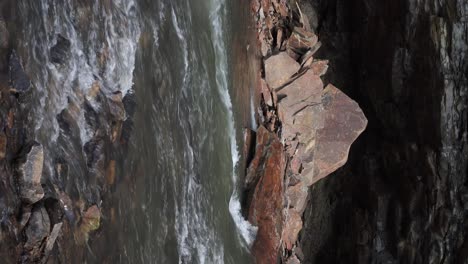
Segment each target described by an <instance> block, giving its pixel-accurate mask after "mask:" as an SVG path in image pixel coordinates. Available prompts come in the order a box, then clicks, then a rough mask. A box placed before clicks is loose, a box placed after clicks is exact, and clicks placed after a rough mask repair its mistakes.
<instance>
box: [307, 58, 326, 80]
mask: <svg viewBox="0 0 468 264" xmlns="http://www.w3.org/2000/svg"><path fill="white" fill-rule="evenodd" d="M309 68H310V69H309V71H312V72H313V73H314V74H315V75H318V76H322V75H325V73H327V70H328V60H320V61H314V62H312V64H310V66H309Z"/></svg>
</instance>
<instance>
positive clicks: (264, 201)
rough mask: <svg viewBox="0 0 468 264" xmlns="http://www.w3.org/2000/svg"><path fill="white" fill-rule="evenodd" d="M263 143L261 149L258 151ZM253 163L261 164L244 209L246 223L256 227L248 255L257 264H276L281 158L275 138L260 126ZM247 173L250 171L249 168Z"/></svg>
mask: <svg viewBox="0 0 468 264" xmlns="http://www.w3.org/2000/svg"><path fill="white" fill-rule="evenodd" d="M265 142H266V144H265V145H263V147H258V145H259V144H262V143H265ZM257 150H260V151H257ZM260 157H261V158H260ZM254 160H261V163H260V164H259V166H257V167H256V168H257V169H256V171H255V174H256V175H257V176H258V181H257V183H256V185H255V188H254V190H253V194H252V199H251V203H250V204H249V205H248V208H249V213H248V219H249V221H250V222H251V223H252V224H254V225H256V226H258V231H257V237H256V239H255V241H254V243H253V246H252V253H253V255H254V257H255V259H256V263H258V264H262V263H276V262H277V260H278V258H279V244H280V239H281V234H282V224H283V213H282V208H283V176H284V167H285V158H284V151H283V146H282V144H281V142H280V140H279V138H278V137H277V136H276V135H275V134H274V133H271V132H269V131H268V130H267V129H266V128H264V127H263V126H261V127H260V128H259V129H258V131H257V148H256V153H255V157H254ZM252 164H253V162H252ZM249 169H251V170H252V169H253V167H252V168H249Z"/></svg>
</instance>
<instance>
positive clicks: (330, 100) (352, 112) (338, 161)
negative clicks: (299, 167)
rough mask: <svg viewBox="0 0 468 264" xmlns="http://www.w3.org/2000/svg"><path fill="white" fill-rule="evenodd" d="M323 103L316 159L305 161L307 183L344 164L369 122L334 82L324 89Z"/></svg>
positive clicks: (305, 179)
mask: <svg viewBox="0 0 468 264" xmlns="http://www.w3.org/2000/svg"><path fill="white" fill-rule="evenodd" d="M322 104H323V108H324V113H323V116H324V126H323V127H322V128H320V129H319V130H318V131H317V136H316V143H315V145H316V147H315V153H314V155H313V161H312V162H309V163H303V166H304V171H303V173H302V174H303V175H304V181H305V184H306V185H312V184H313V183H315V182H317V181H318V180H320V179H322V178H323V177H325V176H327V175H329V174H330V173H332V172H334V171H335V170H337V169H338V168H339V167H341V166H343V165H344V164H345V163H346V161H347V159H348V153H349V149H350V147H351V144H352V143H353V142H354V141H355V140H356V138H357V137H358V136H359V135H360V134H361V133H362V132H363V131H364V129H365V128H366V126H367V119H366V117H365V116H364V113H363V112H362V110H361V109H360V108H359V105H358V104H357V103H356V102H354V101H353V100H352V99H351V98H349V97H348V96H346V95H345V94H344V93H343V92H341V91H340V90H338V89H337V88H336V87H334V86H333V85H331V84H329V85H328V86H327V87H326V88H325V90H324V91H323V95H322Z"/></svg>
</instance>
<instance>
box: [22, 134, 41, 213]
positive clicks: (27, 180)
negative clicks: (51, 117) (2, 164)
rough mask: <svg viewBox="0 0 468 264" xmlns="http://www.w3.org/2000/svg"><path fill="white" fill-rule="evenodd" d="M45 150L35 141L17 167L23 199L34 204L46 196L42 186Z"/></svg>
mask: <svg viewBox="0 0 468 264" xmlns="http://www.w3.org/2000/svg"><path fill="white" fill-rule="evenodd" d="M43 165H44V151H43V149H42V145H41V144H39V143H37V142H34V143H33V144H32V146H31V147H30V148H29V150H28V151H27V153H26V154H25V155H24V156H23V157H21V158H20V162H19V164H18V167H17V173H18V184H19V191H20V197H21V199H22V200H23V201H24V202H26V203H28V204H33V203H36V202H37V201H39V200H40V199H42V197H44V190H43V189H42V186H41V177H42V167H43Z"/></svg>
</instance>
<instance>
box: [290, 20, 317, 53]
mask: <svg viewBox="0 0 468 264" xmlns="http://www.w3.org/2000/svg"><path fill="white" fill-rule="evenodd" d="M317 42H318V37H317V35H315V34H314V33H312V32H309V31H306V30H305V29H303V28H300V27H295V28H294V31H293V32H292V34H291V36H290V37H289V39H288V43H287V49H288V50H290V51H292V52H294V53H297V54H299V55H300V56H302V55H303V54H305V53H306V52H307V51H308V50H310V49H312V48H313V47H314V46H315V44H317Z"/></svg>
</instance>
